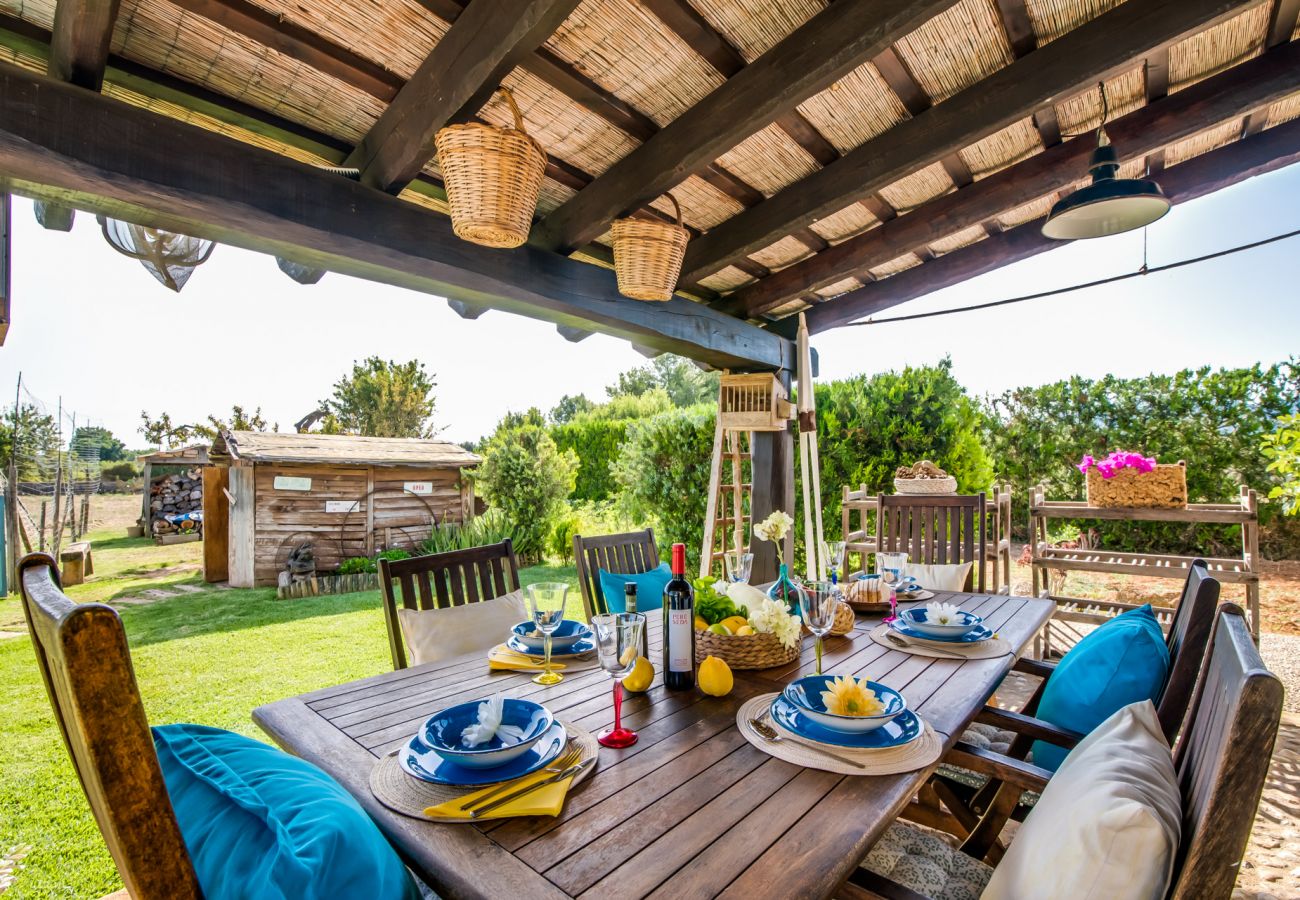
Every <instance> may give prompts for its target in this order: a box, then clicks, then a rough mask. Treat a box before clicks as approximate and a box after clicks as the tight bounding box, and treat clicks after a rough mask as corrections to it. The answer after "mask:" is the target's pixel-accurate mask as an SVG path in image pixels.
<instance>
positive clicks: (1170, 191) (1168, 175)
mask: <svg viewBox="0 0 1300 900" xmlns="http://www.w3.org/2000/svg"><path fill="white" fill-rule="evenodd" d="M1175 96H1177V95H1175ZM1296 162H1300V119H1297V120H1295V121H1291V122H1287V123H1286V124H1283V125H1278V126H1277V127H1275V128H1270V129H1268V130H1267V131H1264V132H1262V133H1260V134H1257V135H1254V136H1253V137H1249V138H1245V139H1244V140H1240V141H1236V142H1235V143H1232V144H1228V145H1227V146H1226V147H1220V148H1219V149H1217V150H1212V151H1210V152H1209V153H1204V154H1202V155H1200V156H1197V157H1194V158H1192V159H1190V160H1188V161H1186V162H1184V163H1181V164H1180V165H1177V166H1174V167H1173V168H1171V169H1168V170H1166V171H1165V173H1164V174H1163V175H1162V176H1161V186H1162V187H1163V188H1164V191H1165V194H1166V195H1168V197H1169V199H1170V200H1171V201H1172V202H1173V203H1175V204H1177V203H1185V202H1186V201H1188V200H1194V199H1196V198H1197V197H1203V196H1205V195H1206V194H1210V193H1213V192H1214V191H1217V190H1220V189H1222V188H1225V187H1229V186H1231V185H1234V184H1237V183H1239V182H1242V181H1245V180H1246V179H1248V178H1252V177H1254V176H1256V175H1262V174H1264V173H1266V172H1272V171H1274V170H1276V169H1280V168H1283V167H1284V166H1289V165H1292V164H1294V163H1296ZM1060 246H1063V244H1062V242H1061V241H1055V240H1052V239H1050V238H1046V237H1044V236H1043V234H1042V222H1041V220H1036V221H1033V222H1027V223H1025V224H1023V225H1019V226H1017V227H1016V228H1012V229H1010V230H1008V231H1005V232H1003V233H1001V234H997V235H994V236H993V237H989V238H986V239H984V240H982V241H979V242H978V243H975V244H971V245H969V246H967V247H962V248H961V249H959V250H954V251H952V252H951V253H948V254H946V255H944V256H942V257H940V258H938V259H936V260H935V261H933V262H930V263H926V264H925V265H921V266H914V267H913V268H911V269H908V270H906V271H904V272H900V273H899V274H897V275H894V276H892V277H890V278H886V279H883V280H882V281H878V282H876V283H874V284H869V285H866V286H865V287H862V288H859V289H858V290H855V291H852V292H850V293H848V294H845V295H843V296H841V297H838V298H836V299H835V300H833V301H830V302H828V303H822V304H820V305H818V306H815V307H813V308H812V309H810V310H808V312H807V314H806V318H807V321H808V329H809V331H811V332H814V333H816V332H821V331H826V330H827V329H830V328H835V327H837V326H840V325H845V324H847V323H849V322H852V321H855V320H858V319H862V318H864V317H866V316H871V315H874V314H875V313H878V312H880V311H882V310H885V309H889V308H890V307H893V306H897V305H899V304H900V303H906V302H907V301H908V300H914V299H916V298H917V297H923V296H925V295H926V294H931V293H933V292H935V291H937V290H941V289H942V288H945V287H951V286H952V285H955V284H960V283H961V282H963V281H967V280H969V279H971V278H974V277H976V276H978V275H983V274H986V273H988V272H992V271H994V270H995V269H999V268H1001V267H1003V266H1006V265H1009V264H1010V263H1013V262H1018V261H1019V260H1022V259H1028V258H1029V257H1031V256H1035V255H1037V254H1039V253H1043V252H1045V251H1047V250H1051V249H1052V248H1054V247H1060ZM773 328H774V330H778V331H788V330H790V325H789V324H788V323H785V322H781V323H775V324H774V326H773Z"/></svg>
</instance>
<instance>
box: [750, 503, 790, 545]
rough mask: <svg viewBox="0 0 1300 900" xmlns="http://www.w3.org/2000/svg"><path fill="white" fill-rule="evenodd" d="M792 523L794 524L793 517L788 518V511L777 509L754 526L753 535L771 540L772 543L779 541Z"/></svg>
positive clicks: (787, 532)
mask: <svg viewBox="0 0 1300 900" xmlns="http://www.w3.org/2000/svg"><path fill="white" fill-rule="evenodd" d="M792 525H794V519H792V518H790V516H789V514H788V513H784V512H782V511H781V510H779V509H778V510H775V511H774V512H773V513H772V514H771V515H770V516H768V517H767V518H766V519H764V520H763V521H761V522H759V523H758V524H757V525H755V526H754V536H755V537H757V538H759V539H760V540H764V541H771V542H772V543H774V544H776V543H780V542H781V541H783V540H785V536H786V535H787V534H789V533H790V527H791V526H792Z"/></svg>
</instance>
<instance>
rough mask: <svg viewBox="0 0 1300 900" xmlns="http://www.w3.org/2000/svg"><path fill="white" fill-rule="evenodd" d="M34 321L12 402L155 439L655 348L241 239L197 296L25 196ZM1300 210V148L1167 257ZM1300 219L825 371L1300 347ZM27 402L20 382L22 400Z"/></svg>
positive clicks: (219, 251) (944, 295)
mask: <svg viewBox="0 0 1300 900" xmlns="http://www.w3.org/2000/svg"><path fill="white" fill-rule="evenodd" d="M13 218H14V225H13V233H14V235H13V246H14V254H13V255H14V259H13V290H12V294H13V301H12V315H13V325H12V326H11V328H10V330H9V335H8V338H7V339H6V341H5V346H4V347H3V348H2V349H0V399H2V398H6V397H9V398H12V396H13V390H14V386H15V382H16V379H17V377H18V374H19V373H20V372H21V373H22V378H23V383H24V385H25V387H26V388H27V389H28V390H29V391H30V392H31V394H32V395H34V396H35V397H37V398H39V399H40V400H41V401H43V402H44V403H45V404H46V405H47V406H48V408H49V409H50V410H51V411H53V410H54V408H55V405H56V404H57V403H58V401H59V399H60V397H61V398H62V401H63V406H64V409H65V413H70V412H75V413H76V415H77V419H78V424H81V423H84V422H89V423H92V424H97V425H103V426H105V427H107V428H109V429H111V430H112V431H113V432H115V433H116V434H117V436H118V437H119V438H121V439H122V440H123V441H125V442H126V444H127V445H128V446H131V447H143V446H145V441H144V439H143V437H142V435H141V434H140V433H139V431H138V429H139V426H140V414H141V412H142V411H148V412H149V413H151V414H154V415H156V414H158V413H161V412H164V411H166V412H168V413H170V414H171V416H172V420H173V421H174V422H192V421H202V420H204V418H205V417H206V416H207V415H208V414H209V413H216V414H219V415H222V416H224V415H228V413H229V410H230V407H231V405H232V404H239V405H241V406H243V407H244V408H245V409H246V410H252V409H254V408H256V407H259V406H260V407H261V409H262V413H263V415H264V416H265V417H266V419H267V420H268V421H270V422H276V423H279V426H280V428H281V430H291V429H292V427H293V423H294V422H295V421H297V420H298V419H299V418H301V417H302V416H303V415H305V414H307V413H308V412H311V411H312V410H314V409H316V408H317V406H318V404H319V402H320V401H321V400H322V399H324V398H325V397H327V396H329V394H330V393H331V390H332V385H333V384H334V382H335V381H337V380H338V379H339V378H340V377H341V376H342V375H343V374H345V373H346V372H347V371H348V370H349V369H350V367H351V364H352V362H353V361H354V360H361V359H364V358H366V357H368V356H372V355H377V356H380V357H383V358H385V359H394V360H407V359H411V358H416V359H419V360H421V361H422V362H424V364H425V366H426V368H427V369H428V370H429V371H430V372H432V373H433V374H434V376H435V380H436V383H437V387H436V397H437V408H436V412H435V421H436V424H437V425H438V426H440V427H442V428H443V429H444V430H443V431H442V436H444V437H446V438H448V439H450V440H454V441H466V440H475V439H477V438H479V437H481V436H482V435H484V434H486V433H488V432H490V431H491V430H492V428H493V427H494V425H495V424H496V422H497V420H498V419H499V418H500V417H501V416H502V415H503V414H504V413H505V412H507V411H508V410H523V409H527V408H528V407H530V406H537V407H539V408H541V409H542V410H543V411H546V410H549V409H550V408H551V407H552V406H554V405H555V403H556V402H557V401H559V399H560V398H561V397H562V396H564V395H565V394H577V393H585V394H586V395H587V396H589V397H591V398H593V399H600V398H603V397H604V396H605V386H606V385H608V384H611V383H613V382H614V381H615V380H616V379H617V376H618V373H619V372H621V371H625V370H627V369H631V368H634V367H636V366H639V365H642V364H644V363H645V360H644V359H643V358H642V357H641V356H639V355H638V354H637V353H636V352H635V351H634V350H632V348H631V346H630V345H629V344H628V343H626V342H624V341H621V340H617V339H615V338H609V337H605V336H602V335H593V336H592V337H589V338H587V339H586V340H584V341H582V342H581V343H578V344H571V343H569V342H567V341H565V340H564V339H563V338H561V337H560V336H559V335H558V334H557V333H556V330H555V327H554V326H553V325H550V324H548V323H545V322H541V321H538V320H534V319H528V318H524V317H522V316H517V315H511V314H508V313H503V312H499V311H495V310H493V311H489V312H487V313H485V314H484V315H482V316H481V317H480V318H478V319H477V320H465V319H461V318H460V317H458V316H457V315H456V314H455V313H453V312H452V311H451V310H450V309H449V308H448V306H447V304H446V302H445V301H443V300H442V299H440V298H437V297H434V296H431V295H427V294H421V293H416V292H413V291H407V290H403V289H400V288H394V287H388V286H384V285H378V284H372V283H370V282H366V281H361V280H358V279H353V278H349V277H346V276H342V275H337V274H329V275H326V276H325V278H324V279H322V280H321V282H319V283H318V284H316V285H313V286H302V285H298V284H296V283H294V282H292V281H290V280H289V279H288V278H287V277H285V276H284V275H283V274H282V273H281V272H280V271H279V270H278V269H277V268H276V265H275V260H274V259H273V258H272V257H270V256H263V255H260V254H257V253H252V252H249V251H245V250H240V249H237V248H234V247H227V246H219V247H217V248H216V250H215V251H214V252H213V254H212V257H211V259H210V260H209V261H208V262H207V263H205V264H204V265H202V266H201V267H199V268H198V269H197V270H196V271H195V272H194V274H193V276H192V277H191V279H190V281H189V283H188V284H187V285H186V286H185V288H184V290H183V291H182V292H181V293H180V294H175V293H172V292H171V291H169V290H167V289H166V288H164V287H163V286H162V285H160V284H159V283H158V282H156V281H155V280H154V279H153V277H152V276H151V275H149V274H148V273H147V272H146V271H145V269H144V268H143V267H142V266H141V265H140V264H139V263H138V262H136V261H135V260H132V259H129V258H127V257H125V256H122V255H120V254H118V253H117V252H116V251H115V250H113V249H111V248H110V247H109V245H108V244H107V243H105V241H104V239H103V237H102V236H101V235H100V232H99V229H98V226H97V225H96V223H95V219H94V217H93V216H91V215H89V214H86V213H79V214H78V215H77V220H76V224H75V226H74V228H73V230H72V232H71V233H66V234H65V233H60V232H52V231H45V230H43V229H41V227H40V226H39V225H38V224H37V223H36V221H35V218H34V216H33V214H32V209H31V203H30V202H29V201H27V200H25V199H22V198H14V216H13ZM1295 229H1300V165H1295V166H1292V167H1290V168H1288V169H1283V170H1281V171H1278V172H1274V173H1271V174H1268V175H1264V176H1260V177H1257V178H1254V179H1251V180H1249V181H1246V182H1243V183H1242V184H1239V185H1236V186H1234V187H1232V188H1228V189H1226V190H1223V191H1220V192H1218V193H1216V194H1212V195H1210V196H1208V197H1204V198H1201V199H1199V200H1195V201H1192V202H1189V203H1185V204H1181V205H1179V206H1176V207H1174V208H1173V211H1172V212H1170V213H1169V215H1168V216H1166V217H1165V218H1164V219H1162V220H1161V221H1159V222H1157V223H1155V224H1154V225H1152V226H1151V227H1150V228H1149V229H1148V234H1147V243H1148V249H1147V252H1148V259H1149V264H1150V265H1151V266H1156V265H1160V264H1162V263H1167V262H1173V261H1175V260H1178V259H1184V258H1187V257H1191V256H1196V255H1200V254H1203V253H1209V252H1213V251H1215V250H1219V249H1223V248H1226V247H1230V246H1234V245H1237V244H1242V243H1246V242H1249V241H1253V240H1258V239H1261V238H1265V237H1269V236H1271V235H1274V234H1278V233H1281V232H1286V231H1291V230H1295ZM1142 242H1143V238H1142V233H1141V232H1134V233H1130V234H1127V235H1116V236H1114V237H1110V238H1103V239H1099V240H1092V241H1079V242H1075V243H1073V244H1070V245H1066V246H1062V247H1061V248H1059V249H1056V250H1052V251H1050V252H1048V253H1044V254H1040V255H1039V256H1036V257H1034V258H1031V259H1028V260H1025V261H1022V262H1020V263H1016V264H1014V265H1010V266H1006V267H1004V268H1002V269H1000V270H998V271H996V272H992V273H989V274H987V275H984V276H982V277H979V278H975V279H972V280H970V281H968V282H965V283H964V284H961V285H958V286H955V287H952V288H949V289H946V290H943V291H939V292H936V293H934V294H931V295H929V296H927V297H922V298H920V299H917V300H915V301H912V302H910V303H907V304H904V305H902V306H899V307H895V308H894V309H893V310H890V311H888V312H887V313H884V314H882V315H896V314H905V313H909V312H915V311H921V310H929V309H945V308H951V307H956V306H961V305H965V304H970V303H979V302H984V301H988V300H997V299H1001V298H1004V297H1010V296H1017V295H1021V294H1025V293H1031V292H1037V291H1042V290H1047V289H1051V288H1057V287H1065V286H1068V285H1072V284H1078V283H1081V282H1085V281H1091V280H1094V279H1096V278H1100V277H1104V276H1106V275H1112V274H1118V273H1121V272H1128V271H1133V270H1135V269H1137V268H1138V267H1139V266H1140V265H1141V263H1142ZM1297 260H1300V237H1298V238H1293V239H1290V240H1287V241H1280V242H1278V243H1275V244H1272V245H1269V246H1267V247H1263V248H1260V249H1256V250H1251V251H1247V252H1245V253H1241V254H1235V255H1232V256H1229V257H1226V258H1222V259H1218V260H1215V261H1212V262H1208V263H1203V264H1199V265H1195V266H1189V267H1185V268H1182V269H1179V270H1175V271H1173V272H1169V273H1161V274H1155V275H1150V276H1147V277H1144V278H1135V279H1131V280H1129V281H1126V282H1122V283H1120V284H1116V285H1111V286H1107V287H1102V288H1093V289H1088V290H1085V291H1079V292H1074V293H1069V294H1065V295H1062V296H1057V297H1053V298H1048V299H1043V300H1033V301H1028V302H1026V303H1023V304H1016V305H1013V306H1010V307H1004V308H1001V309H996V310H990V311H983V312H973V313H963V314H959V315H953V316H945V317H939V318H932V319H927V320H921V321H915V322H908V323H898V324H880V325H873V326H869V327H849V328H839V329H835V330H833V331H829V332H825V333H823V334H820V335H816V336H814V338H813V346H814V347H815V348H816V349H817V351H818V353H819V356H820V365H821V373H820V377H821V378H823V379H831V378H842V377H846V376H850V375H857V374H872V373H875V372H880V371H884V370H888V369H896V368H901V367H902V366H904V365H909V364H910V365H920V364H926V363H934V362H936V361H938V360H940V359H942V358H943V357H944V356H945V355H947V356H950V357H951V358H952V362H953V371H954V374H955V375H956V377H957V379H958V380H959V381H961V383H962V384H964V385H965V386H966V387H967V389H968V390H970V391H971V392H972V393H974V394H977V395H984V394H987V393H1000V392H1002V391H1004V390H1007V389H1009V388H1012V387H1016V386H1019V385H1034V384H1042V383H1045V382H1050V381H1056V380H1058V379H1062V378H1066V377H1069V376H1071V375H1075V374H1078V375H1084V376H1088V377H1100V376H1102V375H1105V374H1107V373H1114V374H1116V375H1120V376H1136V375H1143V374H1147V373H1150V372H1161V373H1164V372H1173V371H1176V370H1179V369H1182V368H1188V367H1197V366H1201V365H1211V366H1215V367H1218V366H1227V367H1233V366H1244V365H1250V364H1252V363H1254V362H1257V361H1260V362H1264V363H1266V364H1267V363H1271V362H1275V361H1278V360H1281V359H1285V358H1286V357H1288V356H1289V355H1300V266H1298V265H1297ZM11 402H12V400H3V404H4V405H6V406H7V405H8V404H9V403H11Z"/></svg>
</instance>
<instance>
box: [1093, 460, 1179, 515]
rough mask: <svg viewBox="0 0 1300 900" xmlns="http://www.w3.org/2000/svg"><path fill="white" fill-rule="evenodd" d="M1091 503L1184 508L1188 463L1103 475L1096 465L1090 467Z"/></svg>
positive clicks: (1128, 469)
mask: <svg viewBox="0 0 1300 900" xmlns="http://www.w3.org/2000/svg"><path fill="white" fill-rule="evenodd" d="M1087 479H1088V505H1089V506H1098V507H1120V506H1126V507H1144V508H1147V509H1183V508H1186V506H1187V464H1186V463H1184V462H1182V461H1181V460H1180V461H1179V462H1177V463H1172V464H1168V465H1164V464H1162V465H1157V466H1156V467H1155V469H1153V470H1152V471H1150V472H1139V471H1138V470H1137V469H1132V468H1127V469H1120V470H1119V471H1118V472H1116V473H1115V475H1114V476H1113V477H1111V478H1102V477H1101V473H1100V472H1098V471H1097V470H1096V469H1095V468H1092V469H1089V470H1088V475H1087Z"/></svg>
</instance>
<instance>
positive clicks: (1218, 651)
mask: <svg viewBox="0 0 1300 900" xmlns="http://www.w3.org/2000/svg"><path fill="white" fill-rule="evenodd" d="M1207 630H1208V629H1207ZM1213 631H1214V634H1213V641H1212V642H1211V643H1210V650H1209V653H1208V654H1207V655H1206V657H1205V659H1204V665H1203V666H1202V667H1201V668H1200V683H1199V686H1198V687H1197V689H1196V694H1195V698H1194V699H1193V701H1192V702H1191V704H1190V710H1189V712H1188V715H1187V720H1186V725H1185V727H1184V729H1183V734H1182V739H1181V740H1180V741H1179V743H1178V745H1177V747H1176V748H1175V749H1174V768H1175V771H1176V773H1177V776H1178V782H1179V786H1180V789H1181V793H1182V802H1183V822H1182V836H1181V838H1180V840H1179V846H1178V851H1177V854H1176V856H1175V860H1174V871H1173V879H1172V882H1171V883H1170V887H1169V891H1168V893H1167V894H1166V897H1168V898H1169V900H1192V898H1196V900H1220V898H1221V900H1227V898H1229V897H1231V896H1232V891H1233V886H1234V884H1235V882H1236V880H1237V870H1238V868H1239V867H1240V865H1241V858H1242V855H1243V854H1244V852H1245V849H1246V841H1247V840H1248V838H1249V837H1250V831H1251V828H1252V827H1253V825H1254V820H1255V812H1256V809H1257V807H1258V804H1259V797H1260V794H1261V793H1262V791H1263V788H1264V784H1265V781H1266V779H1267V778H1268V768H1269V761H1270V751H1271V749H1272V747H1273V742H1274V740H1275V739H1276V737H1277V730H1278V725H1279V724H1280V722H1281V718H1282V683H1281V682H1280V681H1279V680H1278V679H1277V676H1275V675H1274V674H1273V673H1272V672H1269V671H1268V670H1267V669H1266V668H1265V667H1264V661H1263V660H1262V659H1261V658H1260V655H1259V649H1258V648H1257V647H1256V646H1255V642H1254V641H1253V640H1252V639H1251V634H1250V628H1249V626H1248V625H1247V624H1246V616H1245V613H1244V612H1243V611H1242V609H1241V607H1239V606H1237V605H1236V604H1233V603H1225V604H1224V605H1223V607H1222V608H1221V609H1220V611H1219V615H1218V617H1217V620H1216V622H1215V627H1214V629H1213ZM1193 680H1195V679H1193ZM1162 721H1163V717H1162ZM1003 775H1004V777H1005V778H1006V779H1007V781H1008V783H1009V784H1014V786H1015V788H1016V790H1017V791H1021V790H1027V791H1041V790H1043V788H1044V787H1045V786H1046V784H1047V779H1046V778H1045V777H1044V773H1043V772H1042V771H1041V770H1036V768H1035V767H1034V766H1030V765H1028V764H1026V763H1020V762H1016V761H1011V762H1009V763H1008V764H1007V766H1006V768H1005V769H1004V772H1003ZM836 896H838V897H841V898H854V900H864V898H908V900H917V898H918V897H920V896H921V895H919V894H917V893H915V892H914V891H911V890H909V889H907V888H904V887H902V886H901V885H897V884H895V883H893V882H891V881H889V880H888V879H885V878H882V877H881V876H879V875H876V874H875V873H873V872H870V871H868V870H866V869H859V870H858V871H857V872H856V873H855V874H854V875H853V876H852V877H851V879H850V881H849V882H848V883H846V884H845V885H843V886H842V887H841V889H840V890H839V891H837V892H836Z"/></svg>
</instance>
